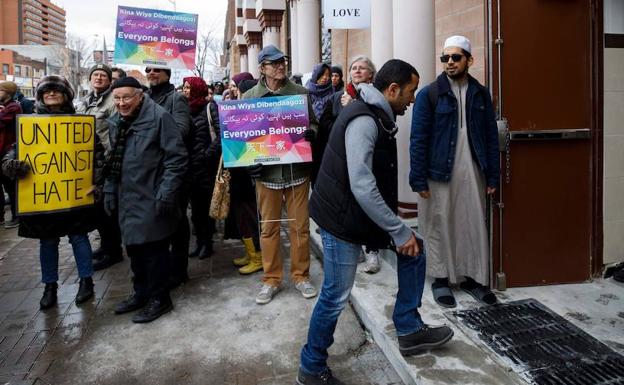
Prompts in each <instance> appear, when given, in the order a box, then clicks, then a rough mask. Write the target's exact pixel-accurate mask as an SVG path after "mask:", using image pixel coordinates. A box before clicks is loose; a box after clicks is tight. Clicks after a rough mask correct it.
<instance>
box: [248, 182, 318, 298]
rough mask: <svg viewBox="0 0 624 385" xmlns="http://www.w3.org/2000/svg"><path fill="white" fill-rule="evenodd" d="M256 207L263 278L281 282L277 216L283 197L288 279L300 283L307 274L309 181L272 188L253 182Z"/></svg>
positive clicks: (268, 280)
mask: <svg viewBox="0 0 624 385" xmlns="http://www.w3.org/2000/svg"><path fill="white" fill-rule="evenodd" d="M256 191H257V193H258V208H259V210H260V215H261V233H260V246H261V247H262V267H263V269H264V277H263V278H262V281H263V282H264V283H265V284H267V285H271V286H279V285H280V284H281V282H282V275H283V273H282V256H281V255H280V223H281V222H280V219H281V218H282V200H285V201H286V211H287V214H288V218H287V219H289V220H288V222H287V223H288V229H289V233H290V234H289V235H290V279H291V280H292V281H293V282H295V283H299V282H301V281H304V280H307V279H309V276H310V217H309V215H308V195H309V192H310V181H309V179H308V180H306V181H305V182H304V183H302V184H300V185H299V186H295V187H288V188H285V189H280V190H272V189H270V188H267V187H265V186H264V185H263V184H262V183H261V182H257V183H256Z"/></svg>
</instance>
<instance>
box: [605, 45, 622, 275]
mask: <svg viewBox="0 0 624 385" xmlns="http://www.w3.org/2000/svg"><path fill="white" fill-rule="evenodd" d="M623 62H624V48H606V49H605V53H604V64H605V69H604V263H605V264H609V263H614V262H619V261H624V151H623V149H624V71H622V63H623Z"/></svg>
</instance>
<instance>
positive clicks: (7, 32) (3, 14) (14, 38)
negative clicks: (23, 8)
mask: <svg viewBox="0 0 624 385" xmlns="http://www.w3.org/2000/svg"><path fill="white" fill-rule="evenodd" d="M17 6H18V4H17V1H12V0H0V44H20V41H19V23H20V21H21V17H19V15H18V12H17V10H18V7H17Z"/></svg>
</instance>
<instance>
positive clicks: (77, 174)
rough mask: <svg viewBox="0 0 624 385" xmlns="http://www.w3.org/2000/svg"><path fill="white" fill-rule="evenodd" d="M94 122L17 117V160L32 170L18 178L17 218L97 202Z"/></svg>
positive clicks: (79, 118) (61, 117) (80, 117)
mask: <svg viewBox="0 0 624 385" xmlns="http://www.w3.org/2000/svg"><path fill="white" fill-rule="evenodd" d="M95 135H96V134H95V117H94V116H92V115H18V117H17V159H19V160H22V161H24V162H26V163H28V164H29V165H30V169H31V171H30V173H29V174H28V175H27V176H26V177H24V178H20V179H18V183H17V214H18V215H29V214H41V213H51V212H57V211H67V210H71V209H75V208H79V207H85V206H90V205H92V204H93V203H94V197H93V194H91V193H90V192H91V188H92V186H93V167H94V165H93V160H94V156H93V155H94V154H93V152H94V147H95Z"/></svg>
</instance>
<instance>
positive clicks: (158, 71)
mask: <svg viewBox="0 0 624 385" xmlns="http://www.w3.org/2000/svg"><path fill="white" fill-rule="evenodd" d="M160 71H162V69H160V68H146V69H145V73H146V74H148V73H150V72H153V73H156V74H157V73H160Z"/></svg>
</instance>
